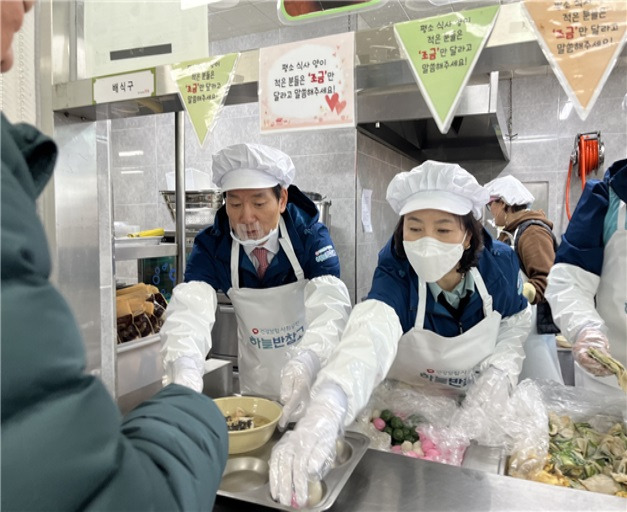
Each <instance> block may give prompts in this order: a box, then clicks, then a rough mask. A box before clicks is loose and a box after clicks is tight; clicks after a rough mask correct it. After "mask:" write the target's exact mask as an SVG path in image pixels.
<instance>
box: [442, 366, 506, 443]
mask: <svg viewBox="0 0 627 512" xmlns="http://www.w3.org/2000/svg"><path fill="white" fill-rule="evenodd" d="M511 390H512V384H511V380H510V378H509V375H508V373H507V372H505V371H503V370H500V369H498V368H495V367H494V366H490V367H488V368H486V369H485V370H484V371H483V372H482V373H481V375H479V377H478V378H477V380H475V382H474V383H472V384H471V385H470V386H469V388H468V391H467V392H466V397H465V398H464V401H463V403H462V405H461V407H460V408H459V409H458V411H457V412H456V413H455V414H454V415H453V417H452V419H451V423H450V426H451V427H452V428H453V429H454V430H455V431H457V432H461V433H463V434H464V437H465V438H466V439H478V438H481V437H484V436H486V435H489V432H490V431H491V430H493V429H494V423H495V422H496V423H498V421H499V419H501V418H502V417H503V415H504V413H505V411H506V409H507V404H508V401H509V398H510V394H511Z"/></svg>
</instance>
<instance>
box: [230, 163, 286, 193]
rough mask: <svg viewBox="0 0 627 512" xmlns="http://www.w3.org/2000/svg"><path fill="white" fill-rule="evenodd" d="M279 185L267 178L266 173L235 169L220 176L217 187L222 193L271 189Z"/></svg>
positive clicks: (275, 180) (274, 180)
mask: <svg viewBox="0 0 627 512" xmlns="http://www.w3.org/2000/svg"><path fill="white" fill-rule="evenodd" d="M277 185H279V180H277V179H276V178H274V177H272V176H269V175H268V173H265V172H262V171H257V170H255V169H236V170H234V171H231V172H227V173H226V174H225V175H224V176H222V180H221V183H220V185H219V188H220V190H222V192H227V191H229V190H240V189H252V188H272V187H276V186H277Z"/></svg>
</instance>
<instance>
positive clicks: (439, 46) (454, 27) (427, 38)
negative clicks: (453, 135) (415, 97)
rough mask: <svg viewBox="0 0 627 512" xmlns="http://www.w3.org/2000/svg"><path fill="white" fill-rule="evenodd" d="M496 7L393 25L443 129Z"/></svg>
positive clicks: (482, 44)
mask: <svg viewBox="0 0 627 512" xmlns="http://www.w3.org/2000/svg"><path fill="white" fill-rule="evenodd" d="M499 9H500V6H499V5H493V6H489V7H480V8H478V9H469V10H467V11H460V12H454V13H451V14H444V15H441V16H433V17H432V18H425V19H422V20H414V21H407V22H404V23H398V24H396V25H394V34H395V35H396V39H397V41H398V43H399V45H400V47H401V48H402V49H403V51H404V52H405V57H406V58H407V60H408V61H409V63H410V66H411V69H412V71H413V73H414V77H415V78H416V82H417V83H418V87H419V88H420V91H421V92H422V95H423V97H424V99H425V101H426V102H427V105H428V106H429V110H430V111H431V114H432V115H433V118H434V119H435V122H436V123H437V125H438V128H439V129H440V131H441V132H442V133H446V132H448V129H449V128H450V126H451V122H452V121H453V115H454V113H455V110H456V109H457V105H458V104H459V100H460V98H461V95H462V91H463V89H464V87H465V86H466V83H467V82H468V79H469V78H470V76H471V75H472V70H473V69H474V67H475V64H476V63H477V59H478V58H479V56H480V55H481V50H483V47H484V46H485V43H486V41H487V40H488V37H489V36H490V33H491V32H492V28H493V27H494V22H495V21H496V17H497V15H498V12H499Z"/></svg>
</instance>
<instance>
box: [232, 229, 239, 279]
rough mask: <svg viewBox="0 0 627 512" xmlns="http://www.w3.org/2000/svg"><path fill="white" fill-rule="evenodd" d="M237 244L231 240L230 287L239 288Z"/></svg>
mask: <svg viewBox="0 0 627 512" xmlns="http://www.w3.org/2000/svg"><path fill="white" fill-rule="evenodd" d="M239 246H240V244H238V243H237V242H236V241H235V240H232V241H231V288H235V289H236V290H237V289H238V288H239Z"/></svg>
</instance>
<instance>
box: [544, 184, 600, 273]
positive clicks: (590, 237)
mask: <svg viewBox="0 0 627 512" xmlns="http://www.w3.org/2000/svg"><path fill="white" fill-rule="evenodd" d="M608 204H609V190H608V185H607V183H605V182H603V181H597V180H591V181H589V182H588V183H586V187H585V189H584V191H583V194H582V196H581V199H579V203H577V207H576V208H575V211H574V213H573V216H572V219H571V220H570V224H569V225H568V228H567V229H566V232H565V233H564V234H563V235H562V243H561V244H560V246H559V248H558V250H557V253H556V255H555V263H568V264H570V265H575V266H577V267H580V268H582V269H584V270H586V271H587V272H591V273H593V274H596V275H597V276H599V275H601V268H602V267H603V223H604V220H605V215H606V213H607V208H608Z"/></svg>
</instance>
